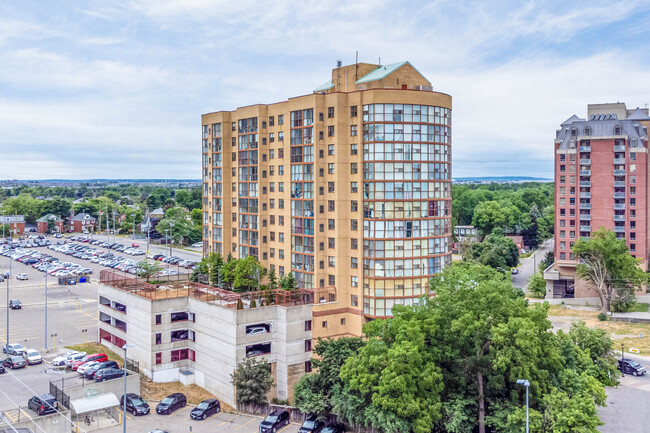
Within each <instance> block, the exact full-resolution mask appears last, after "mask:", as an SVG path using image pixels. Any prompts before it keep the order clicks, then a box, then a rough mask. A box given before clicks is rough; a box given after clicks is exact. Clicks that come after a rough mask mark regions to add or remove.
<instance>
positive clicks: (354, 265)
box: [350, 257, 359, 269]
mask: <svg viewBox="0 0 650 433" xmlns="http://www.w3.org/2000/svg"><path fill="white" fill-rule="evenodd" d="M350 268H352V269H358V268H359V259H358V258H356V257H350Z"/></svg>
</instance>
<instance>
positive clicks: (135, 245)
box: [131, 244, 140, 248]
mask: <svg viewBox="0 0 650 433" xmlns="http://www.w3.org/2000/svg"><path fill="white" fill-rule="evenodd" d="M131 246H132V247H133V248H138V247H139V246H140V245H138V244H131Z"/></svg>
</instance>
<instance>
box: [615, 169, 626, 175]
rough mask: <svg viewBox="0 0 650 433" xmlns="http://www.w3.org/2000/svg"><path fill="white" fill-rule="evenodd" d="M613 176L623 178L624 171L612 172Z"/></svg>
mask: <svg viewBox="0 0 650 433" xmlns="http://www.w3.org/2000/svg"><path fill="white" fill-rule="evenodd" d="M614 176H625V170H614Z"/></svg>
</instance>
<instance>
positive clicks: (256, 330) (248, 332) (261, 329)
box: [246, 326, 269, 335]
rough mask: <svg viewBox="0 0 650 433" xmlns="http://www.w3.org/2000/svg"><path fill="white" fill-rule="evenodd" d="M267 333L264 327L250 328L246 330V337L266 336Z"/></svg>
mask: <svg viewBox="0 0 650 433" xmlns="http://www.w3.org/2000/svg"><path fill="white" fill-rule="evenodd" d="M267 332H269V330H268V329H266V328H265V327H264V326H252V327H250V328H248V329H246V335H257V334H266V333H267Z"/></svg>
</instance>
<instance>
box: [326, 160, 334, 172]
mask: <svg viewBox="0 0 650 433" xmlns="http://www.w3.org/2000/svg"><path fill="white" fill-rule="evenodd" d="M327 174H334V163H333V162H330V163H329V164H327Z"/></svg>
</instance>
